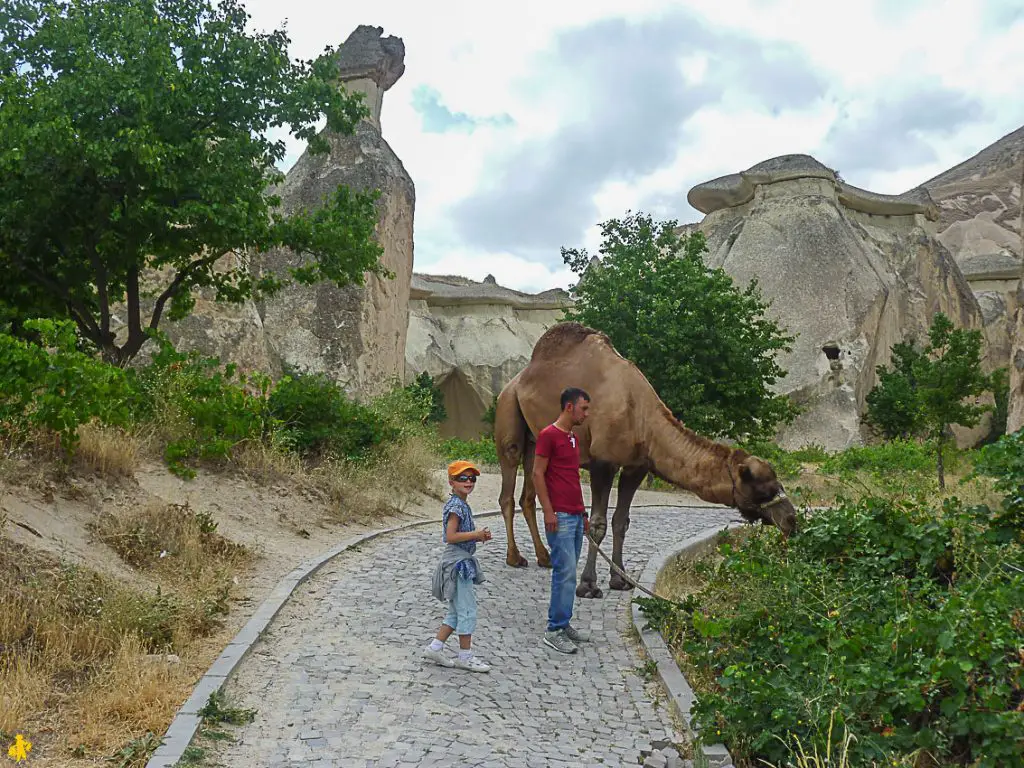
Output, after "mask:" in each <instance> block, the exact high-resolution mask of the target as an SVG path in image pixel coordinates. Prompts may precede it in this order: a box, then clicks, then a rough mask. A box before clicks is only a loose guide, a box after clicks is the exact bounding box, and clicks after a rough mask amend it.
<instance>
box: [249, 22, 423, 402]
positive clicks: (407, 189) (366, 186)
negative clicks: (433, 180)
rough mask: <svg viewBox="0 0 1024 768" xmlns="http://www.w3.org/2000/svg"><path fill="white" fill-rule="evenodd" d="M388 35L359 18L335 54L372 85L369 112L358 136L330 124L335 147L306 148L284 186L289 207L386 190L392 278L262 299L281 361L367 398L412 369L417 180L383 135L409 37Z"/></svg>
mask: <svg viewBox="0 0 1024 768" xmlns="http://www.w3.org/2000/svg"><path fill="white" fill-rule="evenodd" d="M382 35H383V30H382V29H381V28H380V27H371V26H360V27H358V28H357V29H356V30H355V31H354V32H353V33H352V34H351V35H349V37H348V39H347V40H346V41H345V43H344V44H343V45H342V46H341V48H340V49H339V51H338V54H337V62H338V79H339V83H340V84H341V85H342V86H344V87H345V88H346V89H347V90H349V91H351V92H361V93H363V94H365V96H366V102H365V103H366V104H367V106H368V107H369V110H370V115H369V116H368V117H367V118H366V119H364V120H362V121H360V123H359V125H358V126H357V127H356V129H355V133H354V135H352V136H345V135H340V134H337V133H334V132H332V131H330V130H327V129H325V130H324V131H323V133H322V134H321V135H322V136H323V137H324V138H325V139H326V140H327V142H328V144H329V146H330V151H329V152H328V153H326V154H319V155H312V154H310V153H309V152H305V153H303V155H302V156H301V157H300V158H299V159H298V161H297V162H296V163H295V166H294V167H293V168H292V169H291V170H290V171H289V172H288V174H287V176H286V177H285V180H284V181H283V182H282V184H281V185H280V187H279V188H278V189H277V190H276V192H277V194H278V195H280V198H281V209H282V211H283V212H285V213H292V212H294V211H297V210H301V209H307V210H313V209H315V208H317V207H319V206H321V205H322V204H323V200H324V199H325V198H326V197H327V196H328V195H330V194H331V193H333V192H334V191H335V190H336V189H338V188H339V187H341V186H347V187H349V188H351V189H353V190H360V191H366V190H374V189H378V190H380V193H381V195H380V198H379V199H378V201H377V213H378V222H377V232H376V237H377V240H378V242H379V243H380V244H381V246H382V247H383V251H384V252H383V255H382V256H381V263H382V264H383V265H384V267H385V268H386V269H387V270H388V271H390V272H391V273H393V275H394V277H393V278H383V277H378V276H376V275H369V276H368V277H367V279H366V283H365V285H364V286H363V287H356V286H349V287H346V288H338V287H336V286H335V285H333V284H331V283H326V282H325V283H320V284H318V285H313V286H300V285H296V286H291V287H289V288H287V289H285V290H284V291H282V292H281V293H279V294H278V295H276V296H274V297H273V298H271V299H268V300H266V301H265V302H262V303H261V305H260V307H259V310H260V315H261V317H262V318H263V324H264V328H265V331H266V334H267V337H268V340H269V344H270V346H271V347H272V348H273V349H274V350H275V353H276V355H277V357H278V362H279V364H280V367H281V368H282V369H287V368H298V369H301V370H306V371H310V372H321V373H325V374H327V375H328V376H330V377H332V378H333V379H335V380H336V381H338V382H339V383H341V384H342V385H343V386H345V387H346V388H347V389H348V390H349V391H350V392H351V393H353V394H355V395H359V396H364V397H368V396H373V395H376V394H380V393H381V392H383V391H384V390H386V389H387V388H388V387H389V386H391V384H392V383H393V382H394V381H395V380H400V379H401V378H402V377H403V375H404V372H405V340H406V333H407V329H408V323H409V287H410V283H411V280H412V261H413V209H414V206H415V189H414V186H413V182H412V178H411V177H410V176H409V174H408V172H407V171H406V170H405V167H404V166H403V165H402V161H401V160H400V159H399V158H398V156H397V155H396V154H395V153H394V151H393V150H392V149H391V147H390V146H389V145H388V143H387V141H385V140H384V138H383V136H382V135H381V122H380V115H381V104H382V100H383V96H384V92H385V91H386V90H388V89H389V88H390V87H391V86H392V85H394V84H395V82H397V80H398V79H399V78H400V77H401V76H402V73H403V72H404V71H405V62H404V59H405V45H404V43H403V42H402V40H401V39H399V38H397V37H383V36H382ZM302 261H303V257H302V256H300V255H299V254H296V253H294V252H292V251H289V250H286V249H280V250H277V251H274V252H271V253H269V254H267V255H266V256H265V257H264V258H263V259H262V262H261V264H260V265H259V268H260V269H261V270H266V271H270V272H273V273H276V274H282V273H284V272H285V270H286V269H287V268H288V267H289V266H297V265H299V264H300V263H301V262H302Z"/></svg>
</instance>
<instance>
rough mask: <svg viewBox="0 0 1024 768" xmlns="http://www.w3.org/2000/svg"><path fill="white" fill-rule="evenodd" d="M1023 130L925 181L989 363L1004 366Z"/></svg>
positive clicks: (1016, 275)
mask: <svg viewBox="0 0 1024 768" xmlns="http://www.w3.org/2000/svg"><path fill="white" fill-rule="evenodd" d="M1022 164H1024V127H1022V128H1018V129H1017V130H1016V131H1013V132H1012V133H1009V134H1007V135H1006V136H1004V137H1003V138H1001V139H999V141H997V142H995V143H994V144H992V145H990V146H988V147H986V148H985V149H983V150H982V151H981V152H979V153H978V154H976V155H974V157H971V158H969V159H967V160H965V161H964V162H962V163H960V164H959V165H957V166H955V167H953V168H950V169H949V170H948V171H946V172H944V173H941V174H939V175H938V176H936V177H935V178H934V179H930V180H929V181H926V182H925V183H924V184H923V185H922V186H923V187H924V188H926V189H927V190H928V191H929V193H930V194H931V196H932V198H933V199H934V200H935V202H936V204H937V205H938V206H939V223H938V230H939V231H938V239H939V240H940V241H941V242H942V244H943V245H945V246H946V247H947V248H948V249H949V251H950V253H951V254H952V255H953V258H954V259H956V262H957V264H958V265H959V266H960V270H961V271H962V272H963V274H964V277H966V278H967V281H968V282H969V283H970V285H971V289H972V290H973V291H974V293H975V295H976V296H977V297H978V301H979V303H980V304H981V308H982V312H983V315H984V321H985V332H986V336H987V337H988V340H989V347H990V351H991V356H992V360H993V363H994V364H996V365H1008V364H1009V362H1010V354H1011V353H1010V343H1011V337H1012V336H1013V333H1014V331H1013V325H1014V314H1015V312H1016V309H1017V283H1018V281H1019V280H1020V277H1021V269H1022V265H1024V261H1022V257H1024V253H1022V251H1021V236H1022V233H1021V185H1022V183H1024V180H1022V171H1021V167H1022Z"/></svg>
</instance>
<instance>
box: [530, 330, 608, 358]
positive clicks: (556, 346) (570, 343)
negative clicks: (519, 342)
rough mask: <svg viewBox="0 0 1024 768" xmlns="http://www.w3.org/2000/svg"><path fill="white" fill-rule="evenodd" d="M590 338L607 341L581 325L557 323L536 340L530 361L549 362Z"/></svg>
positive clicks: (595, 331)
mask: <svg viewBox="0 0 1024 768" xmlns="http://www.w3.org/2000/svg"><path fill="white" fill-rule="evenodd" d="M590 336H598V337H600V338H603V339H605V340H606V341H607V340H608V337H607V336H605V335H604V334H603V333H601V332H600V331H598V330H595V329H593V328H588V327H587V326H585V325H583V324H582V323H559V324H558V325H553V326H551V327H550V328H548V329H547V330H546V331H545V332H544V335H543V336H541V337H540V338H539V339H537V343H536V344H535V345H534V347H533V355H532V356H531V357H530V360H531V361H532V360H550V359H552V358H557V357H561V356H563V355H565V354H566V353H567V352H568V351H569V349H571V348H572V347H575V346H577V345H578V344H580V343H581V342H583V341H584V340H585V339H587V338H589V337H590Z"/></svg>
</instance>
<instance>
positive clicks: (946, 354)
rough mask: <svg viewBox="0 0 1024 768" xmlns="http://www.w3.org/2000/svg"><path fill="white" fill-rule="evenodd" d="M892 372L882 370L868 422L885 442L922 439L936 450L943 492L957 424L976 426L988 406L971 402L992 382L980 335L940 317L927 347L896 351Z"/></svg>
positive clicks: (872, 394)
mask: <svg viewBox="0 0 1024 768" xmlns="http://www.w3.org/2000/svg"><path fill="white" fill-rule="evenodd" d="M892 351H893V367H892V368H891V369H890V368H886V367H885V366H879V367H878V368H877V372H878V380H879V382H878V384H877V385H876V386H875V388H874V389H872V390H871V392H869V393H868V396H867V404H868V411H867V421H868V423H869V424H871V425H872V426H873V427H874V428H875V429H876V430H877V431H878V432H880V433H882V434H883V435H885V436H886V437H889V438H892V437H924V438H926V439H928V440H930V441H931V442H932V445H933V446H934V449H935V456H936V469H937V472H938V477H939V487H940V488H945V472H944V468H943V451H944V449H945V446H946V443H947V442H948V441H949V439H950V427H951V426H953V425H954V424H957V425H960V426H964V427H973V426H976V425H977V424H978V422H979V421H980V420H981V417H982V415H983V414H984V413H985V412H987V411H989V410H991V407H990V406H986V405H978V404H977V403H974V402H970V398H976V397H978V396H979V395H982V394H984V393H985V392H988V391H990V390H991V388H992V377H991V376H987V375H986V374H984V373H982V370H981V331H978V330H969V329H966V328H954V327H953V322H952V321H951V320H950V319H949V318H948V317H946V315H944V314H943V313H941V312H939V313H937V314H936V315H935V317H934V318H933V320H932V326H931V328H930V329H929V331H928V345H927V346H926V347H924V348H923V349H920V348H918V347H917V346H916V345H915V344H914V343H913V342H905V343H900V344H896V345H894V346H893V348H892Z"/></svg>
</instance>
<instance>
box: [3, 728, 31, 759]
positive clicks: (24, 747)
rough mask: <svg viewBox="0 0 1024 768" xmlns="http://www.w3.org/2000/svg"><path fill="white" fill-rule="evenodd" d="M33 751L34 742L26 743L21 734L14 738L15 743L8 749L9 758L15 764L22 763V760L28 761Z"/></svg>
mask: <svg viewBox="0 0 1024 768" xmlns="http://www.w3.org/2000/svg"><path fill="white" fill-rule="evenodd" d="M31 751H32V742H31V741H26V739H25V737H24V736H22V735H21V734H20V733H19V734H18V735H17V736H15V737H14V743H13V744H11V746H10V747H8V749H7V756H8V757H9V758H11V759H12V760H14V762H16V763H20V762H21V761H22V760H28V753H29V752H31Z"/></svg>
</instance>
